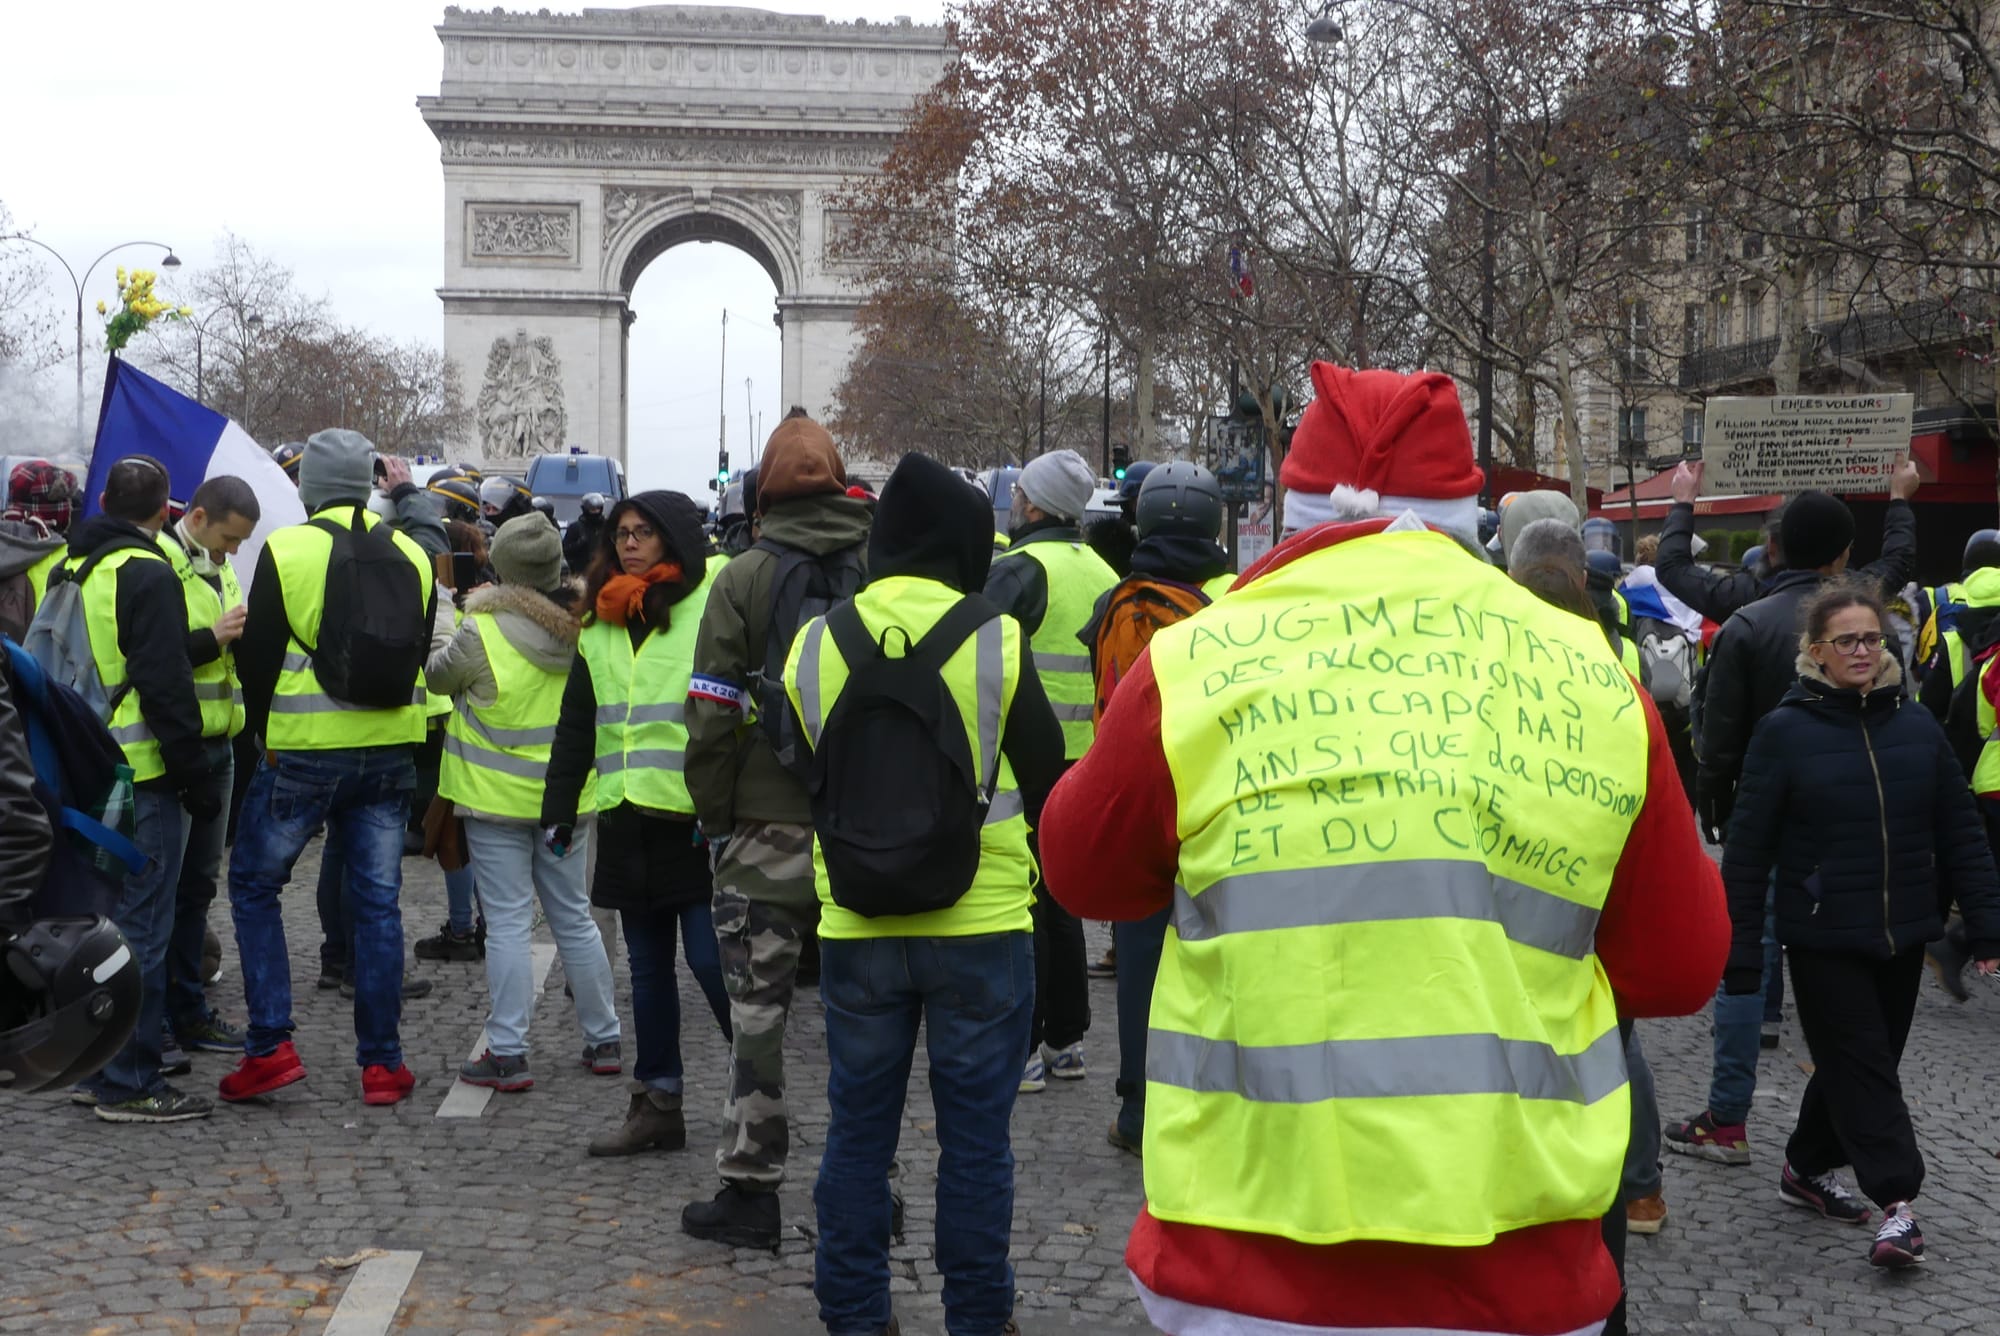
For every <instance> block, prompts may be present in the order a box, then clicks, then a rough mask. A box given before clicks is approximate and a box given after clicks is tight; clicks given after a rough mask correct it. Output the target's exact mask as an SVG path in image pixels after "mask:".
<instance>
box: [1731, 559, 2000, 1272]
mask: <svg viewBox="0 0 2000 1336" xmlns="http://www.w3.org/2000/svg"><path fill="white" fill-rule="evenodd" d="M1804 617H1805V628H1806V629H1805V633H1804V635H1803V636H1802V637H1801V642H1802V643H1801V647H1800V653H1799V660H1798V668H1799V680H1798V682H1797V684H1796V685H1794V686H1793V687H1792V689H1791V691H1790V692H1789V693H1788V694H1787V695H1786V696H1785V698H1784V700H1783V701H1782V702H1781V703H1780V704H1779V706H1778V708H1777V709H1775V710H1773V711H1772V712H1771V713H1770V714H1769V715H1767V716H1765V718H1764V719H1763V720H1762V721H1761V722H1760V723H1759V724H1758V725H1757V731H1756V734H1755V735H1754V737H1753V738H1752V739H1751V742H1750V749H1749V752H1748V754H1747V755H1746V756H1745V758H1744V762H1743V778H1742V781H1741V783H1740V785H1739V787H1738V789H1737V794H1736V806H1735V810H1734V811H1733V813H1732V814H1731V816H1730V821H1729V838H1728V840H1727V841H1726V843H1725V846H1724V851H1723V857H1722V874H1723V880H1724V881H1725V883H1727V885H1728V888H1729V909H1730V917H1731V918H1732V920H1733V921H1734V924H1735V937H1734V941H1733V944H1732V946H1731V949H1730V955H1729V966H1728V969H1727V970H1726V971H1725V972H1724V975H1723V987H1724V990H1725V991H1726V992H1729V993H1732V994H1747V993H1754V992H1756V991H1757V990H1758V987H1759V978H1760V974H1761V972H1762V962H1763V948H1762V946H1761V944H1760V937H1761V934H1762V931H1763V921H1764V897H1765V891H1766V887H1767V886H1768V885H1769V884H1770V878H1771V874H1772V872H1773V870H1774V869H1775V871H1776V874H1777V924H1778V940H1779V941H1780V942H1782V943H1783V944H1784V946H1785V947H1786V954H1787V957H1788V958H1789V959H1790V961H1791V970H1792V992H1793V996H1794V999H1795V1003H1796V1006H1797V1008H1798V1019H1799V1027H1800V1029H1802V1030H1803V1031H1804V1033H1805V1038H1806V1044H1807V1046H1808V1047H1809V1048H1810V1049H1811V1050H1812V1058H1813V1064H1814V1071H1813V1076H1812V1080H1811V1081H1810V1082H1808V1083H1807V1085H1806V1093H1805V1098H1804V1101H1803V1103H1802V1104H1801V1106H1800V1109H1799V1120H1798V1126H1797V1127H1796V1128H1795V1129H1794V1130H1793V1132H1792V1137H1791V1141H1790V1143H1789V1144H1788V1145H1787V1146H1786V1148H1785V1166H1784V1170H1783V1174H1782V1177H1781V1179H1780V1181H1779V1186H1778V1193H1779V1196H1780V1197H1781V1198H1782V1199H1783V1200H1784V1201H1786V1202H1788V1203H1790V1204H1791V1205H1794V1206H1801V1207H1806V1208H1809V1209H1812V1210H1817V1211H1818V1212H1819V1213H1820V1214H1821V1215H1823V1216H1825V1217H1827V1218H1828V1219H1830V1220H1834V1221H1837V1222H1839V1223H1842V1224H1854V1225H1865V1224H1867V1223H1868V1222H1869V1220H1870V1218H1871V1214H1872V1213H1871V1212H1870V1211H1869V1209H1868V1207H1867V1206H1866V1205H1864V1204H1863V1203H1862V1202H1861V1201H1859V1200H1858V1199H1856V1198H1855V1197H1854V1196H1853V1195H1852V1194H1851V1193H1850V1192H1848V1190H1847V1188H1846V1187H1845V1186H1844V1185H1843V1184H1842V1183H1841V1182H1840V1180H1839V1179H1838V1178H1837V1177H1835V1174H1834V1170H1836V1169H1837V1168H1839V1167H1840V1166H1841V1165H1852V1166H1853V1167H1854V1176H1855V1179H1856V1181H1857V1183H1858V1184H1859V1186H1860V1188H1861V1191H1862V1193H1863V1194H1864V1195H1866V1196H1867V1197H1868V1198H1870V1199H1871V1200H1873V1201H1874V1202H1875V1203H1876V1204H1877V1205H1879V1206H1880V1207H1881V1208H1882V1210H1883V1219H1882V1221H1881V1224H1880V1228H1879V1230H1878V1232H1877V1234H1876V1236H1875V1241H1874V1243H1873V1245H1872V1246H1871V1247H1870V1249H1869V1254H1868V1260H1869V1261H1870V1262H1872V1263H1873V1264H1874V1265H1876V1266H1880V1267H1890V1268H1899V1267H1907V1266H1913V1265H1915V1264H1917V1263H1919V1262H1921V1261H1923V1260H1924V1243H1923V1235H1922V1233H1921V1232H1920V1231H1919V1230H1918V1228H1917V1224H1916V1221H1915V1219H1914V1218H1913V1217H1912V1216H1911V1213H1910V1201H1911V1199H1912V1198H1914V1197H1915V1196H1916V1195H1917V1190H1918V1189H1919V1188H1920V1187H1921V1186H1922V1184H1923V1179H1924V1161H1923V1156H1922V1155H1921V1154H1920V1153H1919V1152H1918V1150H1917V1142H1916V1134H1915V1132H1914V1130H1913V1129H1912V1127H1911V1125H1910V1112H1909V1109H1908V1107H1907V1106H1906V1105H1905V1104H1904V1101H1903V1091H1902V1085H1901V1083H1900V1081H1899V1079H1898V1077H1897V1067H1898V1065H1899V1064H1900V1062H1901V1060H1902V1056H1903V1044H1904V1041H1905V1040H1906V1039H1908V1037H1909V1032H1910V1018H1911V1015H1912V1013H1913V1012H1914V1011H1915V1008H1916V1000H1917V983H1918V979H1919V976H1920V975H1921V973H1922V971H1923V963H1924V943H1925V942H1928V941H1931V940H1932V939H1934V938H1936V937H1937V936H1938V935H1939V934H1940V933H1942V932H1943V931H1944V915H1945V914H1946V913H1947V912H1948V911H1949V909H1950V907H1951V905H1952V904H1953V903H1954V902H1956V903H1957V904H1958V906H1959V908H1960V910H1961V911H1962V912H1963V914H1964V916H1965V922H1966V926H1967V928H1968V929H1969V931H1970V934H1971V938H1972V947H1973V955H1974V958H1976V959H1977V960H1978V961H1979V968H1980V971H1981V973H1987V974H1990V973H1992V972H1993V970H1994V969H1995V967H1996V965H2000V959H1997V958H2000V879H1996V876H1995V872H1994V864H1993V857H1992V853H1991V851H1990V849H1989V848H1988V846H1987V841H1986V834H1985V829H1984V827H1983V826H1982V825H1981V823H1980V818H1979V815H1978V813H1977V811H1976V810H1975V809H1974V807H1973V802H1972V794H1971V791H1970V789H1969V788H1968V787H1967V785H1966V782H1965V773H1964V771H1963V770H1961V769H1960V768H1959V765H1958V762H1957V760H1956V759H1955V757H1954V756H1953V754H1952V751H1951V747H1950V745H1949V744H1948V743H1947V742H1946V740H1945V735H1944V731H1943V729H1941V728H1940V727H1939V726H1938V724H1937V721H1936V720H1935V719H1934V718H1932V717H1931V715H1930V713H1929V711H1927V710H1922V709H1917V708H1915V707H1914V706H1912V705H1911V704H1910V702H1908V701H1907V700H1906V699H1904V697H1903V694H1902V691H1901V690H1900V683H1901V680H1902V669H1901V667H1900V666H1899V665H1898V663H1897V661H1896V657H1895V655H1893V654H1890V653H1886V652H1885V651H1884V649H1883V644H1882V624H1883V608H1882V602H1881V600H1880V598H1879V597H1877V595H1876V594H1875V592H1874V591H1873V590H1872V589H1869V588H1865V587H1863V586H1861V585H1858V584H1853V583H1844V582H1839V583H1834V584H1830V585H1828V586H1827V587H1826V588H1825V589H1824V590H1822V591H1821V592H1820V593H1819V594H1818V595H1817V596H1815V597H1814V598H1813V599H1812V600H1811V601H1810V602H1808V603H1807V604H1806V606H1805V613H1804Z"/></svg>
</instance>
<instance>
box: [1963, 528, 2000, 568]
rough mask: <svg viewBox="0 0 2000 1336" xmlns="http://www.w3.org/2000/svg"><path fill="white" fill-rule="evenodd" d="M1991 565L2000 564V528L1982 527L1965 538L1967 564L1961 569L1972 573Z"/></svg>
mask: <svg viewBox="0 0 2000 1336" xmlns="http://www.w3.org/2000/svg"><path fill="white" fill-rule="evenodd" d="M1990 566H2000V529H1981V530H1979V531H1978V532H1976V533H1974V534H1973V535H1972V537H1970V538H1968V539H1966V540H1965V565H1964V566H1962V567H1961V568H1960V569H1962V570H1963V571H1964V572H1965V573H1966V574H1967V575H1970V574H1972V573H1973V572H1974V571H1983V570H1985V569H1987V568H1988V567H1990Z"/></svg>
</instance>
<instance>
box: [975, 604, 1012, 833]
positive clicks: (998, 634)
mask: <svg viewBox="0 0 2000 1336" xmlns="http://www.w3.org/2000/svg"><path fill="white" fill-rule="evenodd" d="M1006 643H1007V642H1006V639H1005V637H1004V633H1003V632H1002V630H1001V626H1000V619H999V618H997V617H996V618H994V619H993V620H992V621H990V622H987V623H986V624H985V625H983V626H981V627H980V628H979V629H978V630H977V631H975V632H973V641H972V653H973V663H974V668H975V676H974V679H973V690H974V691H975V692H976V693H977V694H978V697H979V731H978V733H977V734H975V735H974V738H973V741H974V745H975V746H976V747H977V748H978V752H979V754H978V755H977V756H975V757H974V758H973V760H975V761H976V762H978V764H979V775H978V779H979V791H980V792H981V793H991V792H992V791H993V789H994V787H995V786H996V785H998V784H999V782H1000V707H1001V705H1002V704H1003V703H1004V702H1003V699H1002V698H1003V697H1005V696H1006V694H1007V660H1006V657H1005V654H1004V651H1005V649H1006Z"/></svg>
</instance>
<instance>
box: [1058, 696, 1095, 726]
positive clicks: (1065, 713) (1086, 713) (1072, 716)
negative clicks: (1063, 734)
mask: <svg viewBox="0 0 2000 1336" xmlns="http://www.w3.org/2000/svg"><path fill="white" fill-rule="evenodd" d="M1049 708H1050V709H1052V710H1054V711H1055V712H1056V718H1057V719H1059V720H1062V721H1064V722H1066V723H1074V722H1078V721H1081V722H1083V723H1086V724H1087V723H1089V722H1090V715H1091V706H1090V705H1089V704H1088V703H1085V704H1083V705H1065V704H1063V703H1062V702H1061V701H1050V702H1049Z"/></svg>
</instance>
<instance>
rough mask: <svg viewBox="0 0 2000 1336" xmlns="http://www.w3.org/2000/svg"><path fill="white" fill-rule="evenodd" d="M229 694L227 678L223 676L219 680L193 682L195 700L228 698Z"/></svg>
mask: <svg viewBox="0 0 2000 1336" xmlns="http://www.w3.org/2000/svg"><path fill="white" fill-rule="evenodd" d="M231 694H232V693H231V691H230V688H229V680H228V679H227V678H224V679H223V680H222V681H220V682H197V683H195V684H194V698H195V699H196V700H228V699H229V698H230V696H231Z"/></svg>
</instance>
